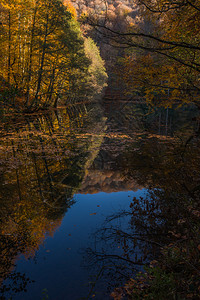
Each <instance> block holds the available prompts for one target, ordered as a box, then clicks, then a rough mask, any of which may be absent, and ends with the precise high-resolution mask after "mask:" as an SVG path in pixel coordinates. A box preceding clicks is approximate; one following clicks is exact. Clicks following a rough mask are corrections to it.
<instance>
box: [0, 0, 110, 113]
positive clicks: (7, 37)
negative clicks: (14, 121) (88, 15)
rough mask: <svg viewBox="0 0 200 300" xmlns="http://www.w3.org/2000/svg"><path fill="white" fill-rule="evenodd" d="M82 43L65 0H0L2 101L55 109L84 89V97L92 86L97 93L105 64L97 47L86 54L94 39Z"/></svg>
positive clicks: (103, 81) (71, 10) (70, 7)
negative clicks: (59, 103) (99, 74)
mask: <svg viewBox="0 0 200 300" xmlns="http://www.w3.org/2000/svg"><path fill="white" fill-rule="evenodd" d="M86 39H87V38H85V37H84V36H83V34H82V32H81V30H80V26H79V23H78V22H77V20H76V11H75V9H74V8H73V6H72V5H71V4H70V3H69V2H65V3H64V4H63V3H62V2H61V1H60V0H56V1H53V0H42V1H32V0H30V1H29V0H27V1H17V0H13V1H10V2H7V1H1V28H0V42H1V60H0V66H1V68H0V69H1V78H0V80H1V86H2V87H1V98H2V99H3V100H6V101H5V102H7V104H10V105H15V106H16V105H18V106H22V107H26V108H28V109H29V110H30V109H35V108H38V107H48V106H55V107H56V106H57V103H58V101H59V100H60V99H62V103H64V104H66V99H68V98H69V97H71V96H72V95H74V94H76V96H77V94H79V92H80V91H82V93H83V87H84V88H85V90H86V95H87V94H88V92H87V91H88V90H91V89H93V88H94V86H93V84H94V85H96V86H98V85H100V86H101V88H99V90H101V89H102V88H103V86H104V83H105V80H106V76H107V75H106V73H105V69H104V64H103V61H102V59H101V57H100V55H99V53H98V49H95V51H94V52H93V55H92V56H90V54H89V53H88V52H89V51H90V49H91V47H92V48H93V49H94V48H96V45H95V44H94V43H93V44H92V46H91V47H89V44H91V43H92V41H91V40H90V41H88V42H86ZM84 41H85V42H84ZM85 44H87V45H88V46H87V53H86V49H85ZM95 54H96V55H95ZM95 61H97V62H95ZM91 64H92V65H93V67H92V71H91V68H90V65H91ZM97 65H98V71H96V69H95V67H94V66H97ZM95 72H97V73H101V76H100V77H101V80H100V82H98V79H96V78H95V79H94V78H93V79H91V77H95V74H93V73H95ZM77 98H78V96H77Z"/></svg>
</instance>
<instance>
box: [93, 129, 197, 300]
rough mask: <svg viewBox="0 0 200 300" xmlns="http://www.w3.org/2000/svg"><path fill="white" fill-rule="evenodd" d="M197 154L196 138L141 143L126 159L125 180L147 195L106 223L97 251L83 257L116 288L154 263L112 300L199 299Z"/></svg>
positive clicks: (96, 246)
mask: <svg viewBox="0 0 200 300" xmlns="http://www.w3.org/2000/svg"><path fill="white" fill-rule="evenodd" d="M199 149H200V148H199V137H198V134H193V135H192V136H189V137H184V138H183V137H182V140H181V139H178V138H177V139H175V138H174V139H171V138H170V139H161V140H158V139H156V138H149V139H146V140H141V139H139V141H138V142H137V141H135V142H134V144H133V145H132V146H130V147H129V149H127V152H126V153H124V155H123V162H122V164H123V169H124V175H125V176H126V177H127V178H131V179H134V180H136V181H137V182H138V184H140V185H141V186H146V187H148V192H147V193H146V195H145V196H144V197H140V198H139V199H137V198H134V199H133V200H132V202H131V204H130V208H129V210H128V211H122V212H119V213H118V214H115V215H113V216H110V217H109V218H108V219H107V221H106V223H105V224H104V225H103V226H102V228H101V229H100V230H99V231H97V232H96V233H95V247H94V248H92V249H91V248H90V249H88V250H87V254H88V257H89V259H90V260H91V261H92V262H93V263H95V265H96V267H97V263H99V268H103V270H104V272H103V274H102V276H105V278H107V281H108V282H109V281H110V280H109V279H108V278H112V281H113V282H114V279H115V280H119V279H120V280H119V284H120V283H122V282H123V281H127V278H133V276H135V272H136V270H141V265H143V264H146V263H147V262H149V261H151V260H152V259H154V260H155V259H156V260H157V262H156V267H155V268H153V269H150V270H153V271H149V273H147V275H145V276H146V277H145V276H144V277H143V279H142V280H141V279H139V281H138V282H139V283H138V282H137V281H130V280H128V284H127V286H125V288H124V289H120V290H116V292H115V293H114V294H113V297H115V299H121V298H117V297H119V296H120V295H122V294H123V293H126V294H128V295H129V297H130V299H132V298H131V297H132V296H133V290H134V289H135V290H136V288H138V289H137V290H136V291H135V290H134V293H135V294H134V296H135V297H136V298H134V299H143V297H144V296H145V295H146V294H148V293H149V295H151V297H153V298H148V299H166V298H165V297H175V298H176V299H179V298H180V297H184V296H185V295H188V294H191V295H192V296H191V297H193V298H192V299H197V297H198V295H199V294H198V286H199V284H198V283H199V280H200V268H199V262H200V251H199V244H200V242H199V234H200V232H199V228H200V220H199V217H200V211H199V200H200V193H199V191H200V175H199V174H200V160H199V158H200V150H199ZM136 266H137V268H136ZM156 272H157V273H156ZM118 275H120V276H121V277H120V276H119V277H118ZM109 276H110V277H109ZM141 276H142V275H141ZM141 276H140V277H141ZM163 278H164V279H163ZM156 280H157V281H156ZM159 280H160V281H159ZM151 283H152V289H154V290H153V291H154V292H155V294H153V292H152V290H151V289H150V287H151ZM114 284H115V283H114ZM149 285H150V287H149ZM141 286H142V288H141ZM165 289H166V290H167V291H165ZM143 290H144V292H143ZM138 291H139V292H138ZM163 291H165V295H164V296H163ZM152 295H153V296H152ZM137 297H139V298H137ZM149 297H150V296H149ZM163 297H164V298H163ZM195 297H196V298H195ZM180 299H182V298H180ZM184 299H185V298H184Z"/></svg>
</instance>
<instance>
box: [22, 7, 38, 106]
mask: <svg viewBox="0 0 200 300" xmlns="http://www.w3.org/2000/svg"><path fill="white" fill-rule="evenodd" d="M37 4H38V1H36V4H35V9H34V14H33V21H32V29H31V41H30V54H29V67H28V79H27V83H26V85H27V90H26V103H25V105H26V106H28V105H29V101H30V82H31V77H32V63H33V44H34V35H35V23H36V13H37Z"/></svg>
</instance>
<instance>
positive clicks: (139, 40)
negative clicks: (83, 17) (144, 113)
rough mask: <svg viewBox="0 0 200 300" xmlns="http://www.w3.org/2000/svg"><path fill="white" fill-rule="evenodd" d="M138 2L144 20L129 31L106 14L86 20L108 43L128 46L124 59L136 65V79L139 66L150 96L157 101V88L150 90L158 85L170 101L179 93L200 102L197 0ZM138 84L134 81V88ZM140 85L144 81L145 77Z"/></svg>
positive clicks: (183, 98) (134, 71)
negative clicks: (114, 23)
mask: <svg viewBox="0 0 200 300" xmlns="http://www.w3.org/2000/svg"><path fill="white" fill-rule="evenodd" d="M138 7H139V10H138V17H140V19H141V22H140V23H138V24H135V25H134V24H133V25H131V24H130V26H129V27H128V28H127V30H125V31H124V30H123V29H120V30H115V29H114V28H113V27H112V25H111V26H110V23H109V21H108V20H107V19H102V18H101V19H97V18H96V19H95V18H92V17H89V18H88V19H87V21H88V22H89V24H90V25H92V26H93V27H94V28H95V29H96V30H97V32H99V33H101V34H102V36H103V37H104V39H105V42H106V43H109V44H111V45H112V46H114V47H116V48H119V49H124V50H126V52H127V57H129V58H128V59H127V58H126V60H125V63H126V66H127V65H128V64H129V63H130V64H131V65H132V68H128V70H127V71H128V72H129V70H131V72H132V75H133V76H134V78H135V77H136V76H137V71H138V70H139V69H140V70H139V79H143V81H145V83H144V86H146V92H147V93H148V95H147V98H148V100H150V101H152V99H153V98H154V97H153V96H152V91H148V89H149V90H150V89H153V90H154V93H156V94H157V95H158V96H159V97H160V95H161V96H163V95H164V96H165V98H166V101H165V102H166V103H167V102H168V99H167V98H170V97H171V100H170V101H169V105H170V102H171V101H176V99H177V98H179V99H180V97H181V100H182V102H185V101H186V102H187V101H193V102H195V103H197V104H198V95H199V91H200V85H199V72H200V47H199V38H200V36H199V30H198V28H199V9H200V8H199V5H198V1H194V2H190V1H176V2H172V3H171V2H170V3H168V2H167V1H162V0H158V1H138ZM133 62H134V63H133ZM160 66H161V68H160ZM133 68H134V69H133ZM145 68H146V69H145ZM147 70H148V71H149V74H148V76H147ZM150 74H151V75H150ZM169 74H170V76H171V78H169ZM145 76H146V77H147V78H145ZM150 76H151V78H149V77H150ZM142 77H143V78H142ZM153 78H154V79H153ZM139 79H138V81H139ZM136 82H137V80H136ZM134 85H135V81H134V80H133V81H132V87H134ZM129 86H130V82H129ZM140 86H141V87H142V86H143V83H142V82H140ZM147 86H148V89H147ZM168 96H170V97H168Z"/></svg>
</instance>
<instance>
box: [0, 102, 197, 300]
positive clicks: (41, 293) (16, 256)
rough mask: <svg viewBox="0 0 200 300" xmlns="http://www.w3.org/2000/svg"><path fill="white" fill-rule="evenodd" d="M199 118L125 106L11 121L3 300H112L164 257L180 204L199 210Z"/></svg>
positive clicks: (190, 112) (2, 235) (2, 150)
mask: <svg viewBox="0 0 200 300" xmlns="http://www.w3.org/2000/svg"><path fill="white" fill-rule="evenodd" d="M197 115H198V114H197V112H196V110H195V108H194V107H189V108H182V109H179V110H168V111H167V110H164V109H163V110H158V111H156V112H151V111H150V110H149V109H148V108H147V107H145V106H144V105H139V104H138V105H130V104H128V105H127V104H126V105H125V104H123V103H122V104H120V106H118V107H115V108H114V109H113V107H106V110H105V108H104V109H103V108H102V107H100V106H97V105H89V106H87V107H86V106H84V105H79V106H73V107H70V108H68V109H62V110H59V111H52V112H48V113H46V114H41V115H35V116H31V117H30V116H24V117H23V118H22V117H18V116H9V115H8V116H5V117H4V119H3V120H2V123H1V139H0V155H1V156H0V173H1V177H0V186H1V188H0V197H1V198H0V208H1V210H0V222H1V229H0V230H1V232H0V248H1V254H0V259H1V261H0V273H1V278H2V279H1V295H2V299H24V300H25V299H59V300H62V299H93V298H94V299H110V294H111V292H112V291H113V290H114V288H115V287H117V286H120V285H123V284H124V283H125V282H126V281H127V280H128V279H129V278H130V277H134V275H135V274H136V272H137V271H140V270H143V265H144V264H145V263H147V262H149V261H150V260H152V259H154V258H155V257H157V255H159V250H158V245H165V244H167V243H168V242H169V240H170V238H171V237H170V236H169V232H170V231H171V232H172V230H174V227H175V226H176V224H177V220H179V223H180V224H181V222H180V220H181V219H183V216H184V213H185V211H184V209H183V207H184V206H183V205H182V203H183V202H184V203H187V202H188V201H190V202H191V203H193V204H194V207H196V211H197V212H198V204H197V203H199V189H200V188H199V186H200V175H199V174H200V172H199V171H200V160H199V158H200V150H199V149H200V148H199V136H198V132H199V121H198V117H197ZM175 200H176V201H175ZM192 201H193V202H192ZM195 205H196V206H195ZM194 210H195V209H193V210H192V211H194ZM192 215H194V216H195V213H193V214H192ZM196 215H197V213H196ZM196 222H198V220H196ZM195 226H197V224H196V223H195ZM184 230H185V229H184ZM191 230H192V229H191ZM184 234H185V235H186V234H187V233H184ZM196 242H197V243H198V241H196Z"/></svg>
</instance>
